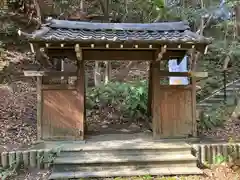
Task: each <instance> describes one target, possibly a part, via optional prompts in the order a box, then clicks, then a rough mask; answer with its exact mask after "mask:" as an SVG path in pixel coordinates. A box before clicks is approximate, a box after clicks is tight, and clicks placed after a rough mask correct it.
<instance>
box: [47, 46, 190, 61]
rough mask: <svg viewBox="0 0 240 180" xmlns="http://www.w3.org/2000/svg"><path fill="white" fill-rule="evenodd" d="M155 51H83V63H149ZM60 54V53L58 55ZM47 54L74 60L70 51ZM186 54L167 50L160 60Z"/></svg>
mask: <svg viewBox="0 0 240 180" xmlns="http://www.w3.org/2000/svg"><path fill="white" fill-rule="evenodd" d="M156 50H157V49H149V50H139V48H138V49H133V50H130V49H128V50H126V49H125V50H124V49H118V50H113V49H102V50H98V49H83V50H82V51H83V58H84V60H85V61H88V60H90V61H92V60H93V61H95V60H96V59H97V60H99V61H109V60H120V61H121V60H124V61H136V60H137V61H141V60H143V61H151V60H152V59H153V57H154V54H155V52H156ZM59 52H61V53H59ZM47 54H48V56H50V57H55V56H59V55H61V56H63V57H69V58H70V59H76V52H75V51H74V50H73V49H72V50H70V49H62V50H59V49H48V50H47ZM185 54H186V51H185V50H168V51H167V52H166V53H165V54H164V55H163V57H162V60H168V59H174V58H183V57H184V56H185Z"/></svg>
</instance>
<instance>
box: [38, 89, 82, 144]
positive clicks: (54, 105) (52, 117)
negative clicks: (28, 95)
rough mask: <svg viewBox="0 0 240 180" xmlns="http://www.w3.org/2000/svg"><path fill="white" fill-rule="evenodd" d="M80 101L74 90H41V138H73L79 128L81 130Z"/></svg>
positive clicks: (76, 135) (75, 136) (79, 96)
mask: <svg viewBox="0 0 240 180" xmlns="http://www.w3.org/2000/svg"><path fill="white" fill-rule="evenodd" d="M81 102H82V97H81V95H80V94H79V93H78V92H77V91H74V90H43V118H42V136H43V139H48V140H49V139H52V140H54V139H55V137H63V139H62V140H75V139H76V138H77V137H78V131H79V129H80V130H83V126H81V124H83V122H82V123H79V122H81V121H82V120H83V119H82V116H83V112H82V111H81V108H79V103H81Z"/></svg>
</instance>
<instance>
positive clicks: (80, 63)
mask: <svg viewBox="0 0 240 180" xmlns="http://www.w3.org/2000/svg"><path fill="white" fill-rule="evenodd" d="M75 51H76V57H77V67H78V70H77V87H76V88H77V92H78V95H79V109H80V111H81V112H82V115H81V117H80V119H79V121H78V122H77V125H76V126H77V133H78V135H77V137H79V138H80V139H81V140H83V139H84V131H85V129H86V128H87V125H86V122H85V117H86V110H85V72H84V71H85V68H84V60H83V57H82V49H81V48H80V47H79V45H78V44H77V45H76V46H75Z"/></svg>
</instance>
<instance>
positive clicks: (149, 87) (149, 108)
mask: <svg viewBox="0 0 240 180" xmlns="http://www.w3.org/2000/svg"><path fill="white" fill-rule="evenodd" d="M152 69H153V64H152V62H149V72H148V74H149V77H148V116H149V117H151V116H152V97H153V96H152V89H153V85H152Z"/></svg>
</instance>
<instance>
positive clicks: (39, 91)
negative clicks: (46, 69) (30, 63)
mask: <svg viewBox="0 0 240 180" xmlns="http://www.w3.org/2000/svg"><path fill="white" fill-rule="evenodd" d="M42 106H43V98H42V76H38V77H37V139H38V140H41V139H42Z"/></svg>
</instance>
